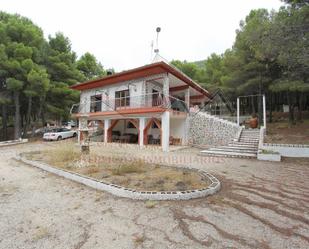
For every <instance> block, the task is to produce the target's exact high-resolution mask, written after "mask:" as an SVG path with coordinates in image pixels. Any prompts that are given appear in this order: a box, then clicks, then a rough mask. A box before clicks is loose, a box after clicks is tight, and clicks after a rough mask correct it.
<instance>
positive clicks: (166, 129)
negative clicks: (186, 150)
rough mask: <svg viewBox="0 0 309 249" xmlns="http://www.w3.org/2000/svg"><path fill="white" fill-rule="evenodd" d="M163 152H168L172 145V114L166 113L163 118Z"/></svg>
mask: <svg viewBox="0 0 309 249" xmlns="http://www.w3.org/2000/svg"><path fill="white" fill-rule="evenodd" d="M161 128H162V137H161V139H162V150H163V151H166V152H168V151H169V145H170V113H169V111H165V112H164V113H163V114H162V117H161Z"/></svg>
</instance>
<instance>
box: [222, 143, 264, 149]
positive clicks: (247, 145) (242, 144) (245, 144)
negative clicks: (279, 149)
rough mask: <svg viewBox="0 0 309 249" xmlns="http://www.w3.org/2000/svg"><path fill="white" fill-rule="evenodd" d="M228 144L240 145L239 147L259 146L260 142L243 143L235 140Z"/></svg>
mask: <svg viewBox="0 0 309 249" xmlns="http://www.w3.org/2000/svg"><path fill="white" fill-rule="evenodd" d="M228 146H239V147H256V148H257V147H258V146H259V144H252V143H250V144H248V143H241V142H233V143H229V144H228Z"/></svg>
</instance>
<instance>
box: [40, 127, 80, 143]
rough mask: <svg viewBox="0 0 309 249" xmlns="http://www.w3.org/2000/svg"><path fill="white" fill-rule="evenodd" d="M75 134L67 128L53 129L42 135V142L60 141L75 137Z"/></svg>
mask: <svg viewBox="0 0 309 249" xmlns="http://www.w3.org/2000/svg"><path fill="white" fill-rule="evenodd" d="M76 136H77V132H76V131H74V130H69V129H67V128H58V129H54V130H52V131H51V132H46V133H44V135H43V139H44V140H53V141H55V140H62V139H65V138H70V137H76Z"/></svg>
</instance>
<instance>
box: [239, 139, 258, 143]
mask: <svg viewBox="0 0 309 249" xmlns="http://www.w3.org/2000/svg"><path fill="white" fill-rule="evenodd" d="M239 141H240V142H259V139H245V138H240V139H239Z"/></svg>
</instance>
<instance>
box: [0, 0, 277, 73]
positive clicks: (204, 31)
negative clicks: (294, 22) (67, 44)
mask: <svg viewBox="0 0 309 249" xmlns="http://www.w3.org/2000/svg"><path fill="white" fill-rule="evenodd" d="M281 5H282V3H281V2H280V1H279V0H233V1H231V0H217V1H206V0H191V1H188V0H187V1H183V0H178V1H176V0H156V1H145V0H144V1H142V0H130V1H126V0H112V1H111V0H109V1H102V0H89V1H82V0H75V1H63V0H53V1H51V0H49V1H47V0H45V1H39V0H27V1H23V0H0V6H1V7H0V8H1V10H3V11H7V12H9V13H19V14H21V15H23V16H26V17H28V18H30V19H32V20H33V21H34V22H35V23H36V24H37V25H39V26H40V27H41V28H42V29H43V30H44V33H45V36H46V37H47V36H48V35H49V34H54V33H55V32H57V31H61V32H63V33H64V34H65V35H66V36H68V37H69V38H70V40H71V42H72V47H73V49H74V51H76V52H77V53H78V55H81V54H83V53H85V52H86V51H89V52H91V53H93V54H94V55H95V56H96V57H97V58H98V59H99V60H100V61H101V62H102V64H103V65H104V66H105V68H109V67H113V68H115V69H116V70H124V69H129V68H132V67H136V66H141V65H144V64H147V63H149V62H150V43H151V40H153V39H155V28H156V27H157V26H160V27H161V28H162V31H161V33H160V38H159V48H160V53H161V55H162V56H163V57H165V58H167V59H169V60H170V59H181V60H184V59H186V60H189V61H195V60H201V59H205V58H206V57H207V56H209V55H210V54H211V53H213V52H216V53H222V52H224V51H225V49H227V48H229V47H231V46H232V44H233V41H234V38H235V30H236V29H237V28H238V26H239V21H240V20H241V19H244V18H245V16H246V15H247V14H249V11H250V10H251V9H255V8H267V9H272V8H274V9H278V8H279V6H281Z"/></svg>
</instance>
